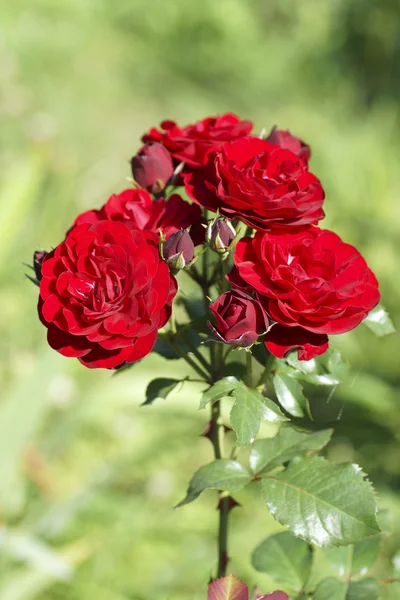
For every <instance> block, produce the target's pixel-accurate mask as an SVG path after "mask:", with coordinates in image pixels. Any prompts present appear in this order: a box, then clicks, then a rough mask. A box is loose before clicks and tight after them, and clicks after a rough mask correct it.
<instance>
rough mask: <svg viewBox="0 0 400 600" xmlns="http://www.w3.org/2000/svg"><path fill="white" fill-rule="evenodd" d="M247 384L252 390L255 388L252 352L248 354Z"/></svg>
mask: <svg viewBox="0 0 400 600" xmlns="http://www.w3.org/2000/svg"><path fill="white" fill-rule="evenodd" d="M246 383H247V385H248V386H249V387H250V388H251V387H253V357H252V355H251V352H247V353H246Z"/></svg>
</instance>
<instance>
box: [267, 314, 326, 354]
mask: <svg viewBox="0 0 400 600" xmlns="http://www.w3.org/2000/svg"><path fill="white" fill-rule="evenodd" d="M264 341H265V345H266V347H267V349H268V350H269V351H270V352H271V354H273V355H274V356H277V357H278V358H284V357H285V356H286V355H287V354H288V352H290V351H291V350H298V357H299V360H310V359H311V358H314V357H315V356H319V355H320V354H323V353H324V352H326V351H327V350H328V345H329V341H328V336H327V335H320V334H317V333H311V332H310V331H307V330H306V329H303V328H302V327H284V326H283V325H279V324H278V323H276V324H275V325H273V326H272V327H271V329H270V330H269V332H268V333H267V334H266V335H265V337H264Z"/></svg>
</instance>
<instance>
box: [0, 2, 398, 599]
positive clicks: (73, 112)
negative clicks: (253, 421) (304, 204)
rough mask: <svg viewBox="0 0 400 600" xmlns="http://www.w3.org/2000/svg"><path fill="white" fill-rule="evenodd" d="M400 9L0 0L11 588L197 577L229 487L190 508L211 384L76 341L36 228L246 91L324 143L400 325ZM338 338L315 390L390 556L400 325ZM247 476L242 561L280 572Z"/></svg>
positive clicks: (4, 417)
mask: <svg viewBox="0 0 400 600" xmlns="http://www.w3.org/2000/svg"><path fill="white" fill-rule="evenodd" d="M399 22H400V5H399V4H398V2H397V0H352V1H351V2H349V0H335V2H323V1H321V0H302V2H298V1H297V0H269V1H266V0H247V1H244V0H218V2H216V1H215V0H203V1H202V2H201V3H200V2H188V1H187V0H173V1H172V0H171V1H170V2H165V0H164V1H162V0H130V1H129V0H119V1H118V2H110V1H109V0H57V2H54V0H30V1H29V2H28V0H13V1H12V2H10V1H9V0H0V306H1V318H0V391H1V401H0V519H1V530H0V598H1V600H34V599H40V600H89V599H90V600H91V599H93V598H96V600H142V599H145V598H146V599H148V598H160V599H167V598H168V599H172V600H186V599H197V598H198V599H200V598H204V597H205V590H206V585H207V581H208V578H209V574H210V572H211V570H212V569H213V568H214V566H215V539H214V538H215V531H216V519H217V513H216V511H215V505H216V495H215V493H213V492H208V493H205V494H204V496H203V497H201V498H200V499H199V500H198V501H197V502H196V503H194V504H192V505H190V506H187V507H185V508H183V509H181V510H179V511H174V510H173V509H172V507H173V505H174V504H176V502H177V501H179V500H180V499H181V498H182V496H183V494H184V491H185V489H186V484H187V481H188V479H189V477H190V475H191V473H192V472H193V470H194V469H196V468H197V467H198V466H200V465H201V464H203V463H204V462H205V461H208V460H210V459H211V450H210V447H209V446H208V443H207V441H206V440H204V439H202V438H200V434H201V432H202V430H203V428H204V425H205V423H206V421H207V415H206V414H205V413H204V412H199V411H197V406H198V399H199V388H198V387H196V386H195V385H193V386H192V387H190V386H186V387H185V388H184V389H183V390H182V391H181V392H177V393H174V395H173V396H171V399H168V401H167V402H162V401H157V402H156V403H155V404H154V405H153V406H152V407H145V408H142V409H139V404H140V403H141V402H142V401H143V393H144V389H145V386H146V383H147V382H148V380H149V378H150V377H152V375H153V374H154V373H155V372H157V374H161V375H162V374H164V375H170V374H171V371H172V370H174V373H176V374H179V373H185V367H184V365H182V364H180V361H178V362H174V363H173V365H172V366H171V364H166V363H165V362H163V361H162V359H160V358H157V357H151V358H148V359H147V360H146V361H144V362H143V363H141V364H140V365H139V366H137V367H135V368H134V369H132V370H130V371H128V372H127V373H124V374H121V375H120V376H118V377H113V375H112V374H111V373H109V372H100V371H89V370H85V369H84V368H83V367H81V366H80V365H79V363H77V361H74V360H67V359H64V358H62V357H61V356H58V355H57V354H56V353H54V352H52V351H50V350H49V349H48V348H47V346H46V342H45V331H44V330H43V328H42V326H41V325H40V323H39V322H38V319H37V317H36V308H35V305H36V298H37V291H36V289H35V288H34V287H33V286H31V285H30V284H29V282H28V281H27V280H25V279H24V271H25V268H24V267H23V265H22V263H23V262H30V259H31V254H32V251H33V250H34V249H38V248H49V247H51V246H54V245H56V244H57V243H58V242H59V240H60V239H62V237H63V235H64V233H65V231H66V229H67V228H68V227H69V225H70V223H71V222H72V220H73V218H74V217H75V215H76V214H77V213H78V212H81V211H83V210H86V209H88V208H91V207H97V206H100V205H101V204H102V203H103V202H104V201H105V199H106V198H107V197H108V195H109V194H110V193H112V192H114V191H120V190H122V189H123V188H124V187H125V186H126V177H127V176H128V175H129V163H128V161H129V158H130V156H131V155H132V154H134V153H135V151H136V149H137V148H138V146H139V141H138V140H139V138H140V136H141V134H142V133H143V132H144V131H146V130H147V129H148V128H149V127H150V126H153V125H156V124H158V123H159V122H160V120H162V119H164V118H173V119H176V120H178V121H179V122H180V123H182V124H185V123H188V122H193V121H194V120H197V119H199V118H202V117H204V116H205V115H208V114H217V113H222V112H225V111H234V112H237V113H238V114H240V115H241V116H242V117H243V118H250V119H252V120H253V121H254V123H255V126H256V131H257V130H261V129H262V128H263V127H266V128H267V129H268V128H270V127H272V125H274V124H277V125H278V126H279V127H281V128H289V129H291V130H292V131H293V132H294V133H295V134H297V135H299V136H300V137H302V138H303V139H305V140H306V141H307V142H308V143H310V144H311V146H312V151H313V158H312V163H311V165H312V169H313V171H314V172H315V173H316V174H317V175H318V176H319V177H320V179H321V180H322V182H323V184H324V187H325V189H326V193H327V199H326V204H325V207H326V212H327V218H326V220H325V221H324V224H325V226H326V227H330V228H334V229H335V230H336V231H337V232H338V233H339V234H340V235H341V236H342V237H343V238H345V239H346V240H347V241H349V242H351V243H353V244H355V245H357V246H358V247H359V248H360V250H361V251H362V252H363V253H364V255H365V256H366V258H367V260H368V262H369V264H370V265H371V267H372V268H373V269H374V271H375V272H376V274H377V276H378V279H379V280H380V283H381V291H382V297H383V302H384V304H385V305H386V306H387V308H388V309H389V311H390V313H391V316H392V318H393V320H394V321H395V323H396V325H397V329H398V330H399V329H400V308H399V307H400V277H399V274H400V273H399V251H400V235H399V233H400V227H399V222H400V221H399V220H400V201H399V197H400V171H399V160H400V141H399V137H400V136H399V133H400V114H399V100H400V83H399V82H400V37H399V27H398V25H399ZM333 345H334V346H335V347H337V348H339V349H340V350H341V351H342V353H343V355H344V356H345V358H346V359H347V360H348V361H349V362H350V364H351V366H352V372H351V375H350V377H349V378H348V381H346V383H344V384H342V385H341V386H339V388H338V389H337V390H336V392H335V395H334V398H333V399H332V401H331V402H329V404H328V403H327V397H326V396H327V394H325V392H319V393H318V396H316V397H315V398H314V402H315V403H316V405H317V406H318V414H319V417H318V418H319V421H320V423H321V426H322V425H324V424H325V423H326V424H331V423H332V422H335V425H336V435H335V438H334V440H333V442H332V445H331V447H330V450H329V451H328V453H329V455H330V458H332V459H333V460H352V461H356V462H358V463H359V464H361V466H362V467H363V468H364V469H365V470H366V471H367V472H368V473H369V474H370V478H371V480H372V481H373V482H374V483H375V485H376V487H377V490H378V495H379V503H380V506H381V508H382V510H387V511H389V513H386V516H387V517H388V521H389V529H390V531H391V533H390V534H388V535H386V536H385V541H384V544H383V550H382V556H381V558H380V560H379V563H378V565H377V566H376V568H375V570H376V572H379V574H380V575H381V576H388V575H390V573H391V570H390V569H391V568H390V559H391V556H392V554H393V553H394V552H395V550H396V549H397V548H398V547H399V546H400V499H399V495H398V491H399V486H400V460H399V430H400V428H399V425H400V413H399V402H400V401H399V388H400V373H399V371H400V359H399V335H398V334H395V335H392V336H389V337H388V338H384V339H376V338H374V336H373V334H372V333H370V332H369V331H368V330H367V329H366V328H364V327H360V328H359V329H358V330H357V331H355V332H351V333H349V334H347V335H345V336H341V337H340V338H338V339H335V340H333ZM338 415H341V416H340V419H339V420H337V417H338ZM238 498H239V499H240V500H242V502H243V504H244V508H243V509H241V510H236V511H234V512H233V518H232V535H231V543H230V544H231V555H232V564H231V570H232V571H233V572H234V573H235V574H236V575H238V576H240V577H243V578H245V580H246V581H247V582H248V583H249V585H253V584H255V583H256V582H258V583H259V585H260V587H261V588H262V589H263V591H268V590H271V589H274V584H273V583H272V582H271V581H269V580H268V578H266V577H264V576H261V575H259V574H257V573H256V572H255V571H254V570H253V569H252V567H251V565H250V560H249V556H250V552H251V550H252V549H253V547H254V546H255V545H256V544H257V543H259V542H260V541H261V540H262V539H263V538H264V537H266V536H267V535H269V534H270V533H271V532H273V531H277V530H279V526H278V525H277V524H276V523H275V522H274V521H273V520H272V518H270V517H269V514H268V512H267V511H266V509H265V507H264V506H263V505H262V502H260V498H258V495H257V490H253V489H251V488H250V489H249V490H248V491H245V492H243V493H242V494H241V495H238ZM318 569H319V572H318V573H315V574H314V575H315V576H316V577H317V576H318V575H319V574H320V573H321V572H322V570H323V569H327V567H326V565H325V564H324V562H323V559H321V561H320V563H319V567H318ZM324 572H325V571H324ZM326 572H328V571H326ZM275 587H276V586H275ZM396 587H397V589H396ZM399 597H400V590H399V586H398V585H392V586H385V587H384V588H382V598H383V599H386V600H389V599H392V600H395V599H396V598H399Z"/></svg>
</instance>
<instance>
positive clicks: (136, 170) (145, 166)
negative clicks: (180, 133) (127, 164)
mask: <svg viewBox="0 0 400 600" xmlns="http://www.w3.org/2000/svg"><path fill="white" fill-rule="evenodd" d="M131 168H132V175H133V178H134V179H135V181H136V182H137V183H138V184H139V185H140V186H141V187H142V188H145V189H146V190H148V191H149V192H152V193H153V194H158V193H159V192H161V191H162V190H163V189H164V188H165V186H166V184H167V182H168V180H169V179H170V178H171V177H172V175H173V173H174V166H173V164H172V157H171V155H170V153H169V152H168V150H167V149H166V148H164V146H162V145H161V144H158V143H154V144H145V145H144V146H143V147H142V148H141V149H140V150H139V152H138V153H137V154H136V156H134V157H133V158H132V159H131Z"/></svg>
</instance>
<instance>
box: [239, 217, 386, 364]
mask: <svg viewBox="0 0 400 600" xmlns="http://www.w3.org/2000/svg"><path fill="white" fill-rule="evenodd" d="M235 265H236V267H237V269H238V272H239V275H240V276H241V277H242V278H243V279H244V280H245V281H246V282H247V283H248V284H249V285H251V286H252V287H253V288H254V289H255V290H256V291H257V293H258V294H260V296H263V297H264V298H265V299H266V305H265V306H266V308H267V311H268V314H269V315H270V317H271V318H272V319H273V320H274V321H276V322H277V323H278V325H274V326H273V327H272V329H271V331H270V332H269V333H268V335H267V336H266V338H265V339H266V345H267V348H268V349H269V350H270V351H271V352H273V354H275V355H277V356H283V355H284V354H286V353H287V352H288V351H289V350H290V349H292V348H295V347H298V348H300V353H299V358H303V359H310V358H312V357H313V356H315V355H317V354H321V353H322V352H324V351H325V350H326V349H327V344H328V339H327V335H329V334H338V333H345V332H346V331H349V330H350V329H353V328H354V327H356V326H357V325H358V324H359V323H361V321H362V320H363V319H364V318H365V317H366V316H367V314H368V312H369V311H370V310H372V309H373V308H374V307H375V306H376V305H377V303H378V301H379V290H378V282H377V280H376V277H375V275H374V274H373V273H372V271H371V270H370V269H369V267H368V265H367V263H366V262H365V260H364V258H363V257H362V256H361V254H360V253H359V252H358V250H357V249H356V248H354V246H351V245H350V244H346V243H344V242H343V241H342V240H341V239H340V237H339V236H338V235H336V234H335V233H333V232H332V231H328V230H322V229H319V228H318V227H311V228H309V229H307V230H306V231H302V232H297V233H290V232H284V233H271V234H269V233H265V234H261V233H257V234H256V236H255V237H254V238H243V239H242V240H240V241H239V243H238V245H237V247H236V251H235Z"/></svg>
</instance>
